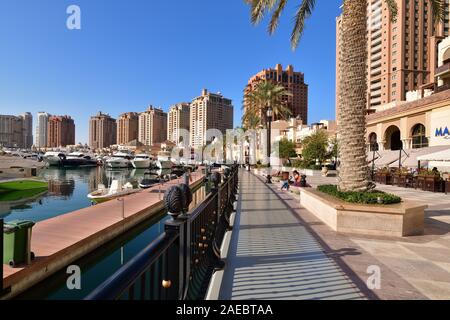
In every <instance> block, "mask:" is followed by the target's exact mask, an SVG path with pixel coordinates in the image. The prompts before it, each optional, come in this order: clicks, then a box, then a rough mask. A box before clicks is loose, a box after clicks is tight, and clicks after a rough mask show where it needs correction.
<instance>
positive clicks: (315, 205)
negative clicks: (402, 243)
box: [300, 189, 428, 237]
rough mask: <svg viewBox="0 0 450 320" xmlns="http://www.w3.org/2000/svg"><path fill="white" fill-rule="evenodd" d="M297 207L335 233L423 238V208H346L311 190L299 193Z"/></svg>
mask: <svg viewBox="0 0 450 320" xmlns="http://www.w3.org/2000/svg"><path fill="white" fill-rule="evenodd" d="M300 203H301V205H302V206H303V207H305V208H306V209H307V210H308V211H310V212H311V213H312V214H314V215H315V216H316V217H317V218H319V219H320V220H321V221H323V222H324V223H325V224H327V225H328V226H329V227H330V228H331V229H333V230H334V231H337V232H344V233H356V234H365V235H381V236H394V237H406V236H413V235H420V234H423V231H424V219H425V215H424V210H425V209H426V208H427V207H428V206H427V205H423V204H418V203H413V202H402V203H400V204H393V205H387V206H386V205H359V204H349V203H346V202H343V201H341V200H339V199H335V198H333V197H331V196H328V195H326V194H324V193H322V192H319V191H317V190H315V189H302V190H301V195H300Z"/></svg>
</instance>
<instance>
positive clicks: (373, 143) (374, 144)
mask: <svg viewBox="0 0 450 320" xmlns="http://www.w3.org/2000/svg"><path fill="white" fill-rule="evenodd" d="M369 146H370V151H378V137H377V134H376V133H375V132H372V133H371V134H370V135H369Z"/></svg>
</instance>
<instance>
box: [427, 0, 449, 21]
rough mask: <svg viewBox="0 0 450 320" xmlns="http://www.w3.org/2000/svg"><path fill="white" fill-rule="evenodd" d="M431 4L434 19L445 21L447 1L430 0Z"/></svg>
mask: <svg viewBox="0 0 450 320" xmlns="http://www.w3.org/2000/svg"><path fill="white" fill-rule="evenodd" d="M428 1H429V2H430V4H431V11H432V12H433V19H434V22H435V23H439V22H443V21H444V20H445V7H444V4H445V2H444V1H443V0H428Z"/></svg>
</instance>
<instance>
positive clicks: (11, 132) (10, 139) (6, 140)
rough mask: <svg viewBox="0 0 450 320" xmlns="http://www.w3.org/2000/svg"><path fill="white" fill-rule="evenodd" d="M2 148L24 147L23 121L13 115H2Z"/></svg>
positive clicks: (0, 119) (0, 133) (0, 142)
mask: <svg viewBox="0 0 450 320" xmlns="http://www.w3.org/2000/svg"><path fill="white" fill-rule="evenodd" d="M0 146H4V147H19V148H22V147H23V120H22V118H20V117H16V116H11V115H0Z"/></svg>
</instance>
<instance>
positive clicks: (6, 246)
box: [3, 220, 34, 268]
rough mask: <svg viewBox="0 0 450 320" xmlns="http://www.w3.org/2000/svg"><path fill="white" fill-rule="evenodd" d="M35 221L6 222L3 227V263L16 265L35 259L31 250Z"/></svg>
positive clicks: (28, 262)
mask: <svg viewBox="0 0 450 320" xmlns="http://www.w3.org/2000/svg"><path fill="white" fill-rule="evenodd" d="M33 226H34V222H33V221H26V220H15V221H11V222H8V223H5V225H4V227H3V263H5V264H9V265H10V266H11V267H13V268H14V267H16V266H17V265H19V264H22V263H26V264H30V262H31V260H33V259H34V254H33V252H31V230H32V228H33Z"/></svg>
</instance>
